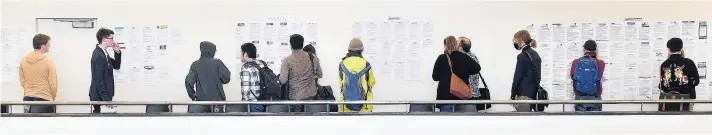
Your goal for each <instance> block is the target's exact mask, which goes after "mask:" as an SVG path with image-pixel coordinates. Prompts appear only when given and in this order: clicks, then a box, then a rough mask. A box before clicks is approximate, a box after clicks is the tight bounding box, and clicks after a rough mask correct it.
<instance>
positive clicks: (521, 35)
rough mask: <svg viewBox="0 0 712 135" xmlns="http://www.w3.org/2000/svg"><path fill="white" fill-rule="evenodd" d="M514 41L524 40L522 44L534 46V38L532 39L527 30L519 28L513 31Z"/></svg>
mask: <svg viewBox="0 0 712 135" xmlns="http://www.w3.org/2000/svg"><path fill="white" fill-rule="evenodd" d="M512 41H514V42H515V43H519V42H524V44H529V45H531V46H532V47H534V48H536V40H534V39H532V36H531V35H530V34H529V31H527V30H520V31H517V33H514V38H513V39H512Z"/></svg>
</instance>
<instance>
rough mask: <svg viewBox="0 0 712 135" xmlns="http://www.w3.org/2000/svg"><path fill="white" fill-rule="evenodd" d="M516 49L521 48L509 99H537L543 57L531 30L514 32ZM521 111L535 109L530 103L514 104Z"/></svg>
mask: <svg viewBox="0 0 712 135" xmlns="http://www.w3.org/2000/svg"><path fill="white" fill-rule="evenodd" d="M512 42H514V49H517V50H521V52H520V53H519V55H517V64H516V65H517V66H516V68H515V70H514V79H513V80H512V92H511V94H510V96H509V99H512V100H532V99H536V97H537V94H536V93H537V91H538V90H539V87H540V86H541V85H540V81H541V58H540V57H539V53H537V52H536V51H535V50H534V49H532V48H536V46H537V44H536V40H534V39H532V37H531V35H530V34H529V31H526V30H520V31H518V32H517V33H515V34H514V38H513V39H512ZM514 107H515V109H516V110H517V111H520V112H528V111H531V110H532V109H534V108H533V107H534V106H532V105H530V104H517V105H514Z"/></svg>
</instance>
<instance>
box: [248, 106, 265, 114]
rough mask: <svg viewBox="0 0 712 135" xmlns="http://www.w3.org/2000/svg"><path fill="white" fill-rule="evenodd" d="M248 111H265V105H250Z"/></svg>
mask: <svg viewBox="0 0 712 135" xmlns="http://www.w3.org/2000/svg"><path fill="white" fill-rule="evenodd" d="M250 112H265V105H250Z"/></svg>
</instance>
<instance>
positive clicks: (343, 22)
mask: <svg viewBox="0 0 712 135" xmlns="http://www.w3.org/2000/svg"><path fill="white" fill-rule="evenodd" d="M99 5H101V6H99ZM107 7H108V8H107ZM709 7H712V3H710V2H478V1H447V0H444V1H434V0H433V1H346V0H337V1H297V0H277V1H256V0H255V1H248V0H245V1H197V0H196V1H150V0H146V1H110V0H94V1H79V0H77V1H69V0H64V1H45V0H22V1H3V2H2V26H3V27H12V28H27V29H30V30H31V31H32V32H34V27H35V26H34V25H35V18H52V17H79V18H86V17H95V18H98V26H105V27H113V26H117V25H123V26H155V25H160V24H167V25H169V27H177V28H180V30H181V31H182V34H183V37H184V39H183V44H181V45H176V46H171V48H169V49H170V50H169V52H168V53H167V54H166V55H167V56H168V57H170V58H171V59H170V61H168V63H167V64H168V66H169V67H170V69H169V70H170V71H169V74H168V77H166V78H160V81H159V85H157V86H154V87H144V86H141V85H118V86H116V96H115V98H114V101H189V100H190V99H189V98H188V96H187V94H186V90H185V86H184V78H185V76H186V74H187V72H188V68H189V66H190V64H191V63H192V62H193V61H195V60H196V59H197V58H198V57H199V55H200V54H199V53H200V52H199V51H198V44H199V43H200V42H201V41H211V42H213V43H215V44H216V45H217V48H218V51H217V54H216V57H217V58H220V59H221V60H222V61H223V62H224V63H225V64H226V66H227V67H228V68H229V69H230V70H231V72H232V77H231V78H232V81H231V82H230V83H229V84H227V85H225V87H224V88H225V91H226V95H227V99H228V100H230V101H238V100H240V98H241V96H240V81H239V78H238V77H239V71H238V69H239V68H238V67H237V66H238V64H236V63H239V59H237V58H236V55H237V53H239V51H238V50H239V46H240V44H241V43H236V42H235V27H236V23H237V22H238V21H247V22H250V21H257V22H261V21H264V20H265V18H266V17H267V16H292V17H294V18H295V20H308V21H311V22H315V23H318V24H319V29H318V30H319V31H318V33H319V35H318V37H319V38H318V39H317V41H318V45H317V47H316V48H317V52H318V55H319V58H320V59H321V66H322V68H323V70H324V77H323V78H322V79H320V81H321V84H322V85H331V86H334V88H335V89H334V90H335V92H338V91H339V89H338V88H337V87H338V81H337V77H338V74H337V73H338V70H337V69H338V62H339V61H340V60H341V58H342V57H343V56H344V55H345V53H346V48H347V46H348V43H349V40H350V39H351V38H352V36H351V25H352V24H353V22H355V21H360V20H372V21H385V20H386V19H387V18H388V17H392V16H397V17H401V18H403V19H405V20H418V21H429V22H432V23H433V24H434V31H435V32H434V43H435V46H434V47H431V48H425V49H423V50H424V51H423V53H421V55H422V56H421V58H422V62H421V63H422V65H421V68H422V71H423V72H422V73H423V74H422V75H421V77H422V78H419V81H404V79H394V78H393V77H385V76H384V75H380V74H378V73H377V74H376V75H375V76H376V78H377V81H378V82H377V84H376V86H375V89H374V93H375V98H376V100H434V99H435V93H436V87H437V83H436V82H434V81H432V79H431V78H430V76H431V72H432V67H433V63H434V60H435V59H436V58H437V56H438V55H439V54H441V53H442V50H443V49H442V48H443V47H442V41H443V39H444V38H445V37H446V36H448V35H455V36H467V37H470V38H471V39H472V42H473V43H472V44H473V47H472V50H473V51H474V52H475V53H476V54H477V56H478V57H479V60H480V62H481V63H480V64H481V66H482V72H483V75H484V76H485V77H486V78H487V79H488V80H487V81H488V82H489V86H490V90H491V93H492V97H493V99H495V100H506V99H508V98H509V93H510V88H511V84H512V75H513V74H514V67H515V62H516V61H515V60H516V58H515V56H516V55H517V54H518V51H516V50H514V49H513V48H512V46H511V44H512V35H513V34H514V32H516V31H517V30H521V29H524V28H525V27H524V26H525V25H527V24H532V23H533V24H541V23H556V22H561V23H567V22H601V21H606V22H608V21H622V19H623V18H626V17H641V18H644V19H646V20H661V21H665V20H712V15H710V14H706V13H712V9H710V8H709ZM673 9H674V10H673ZM49 36H55V37H59V36H58V35H49ZM64 36H71V35H63V37H64ZM27 38H31V37H27ZM83 38H85V40H88V41H96V39H95V37H93V36H87V37H83ZM77 42H78V41H77ZM77 42H72V41H67V42H63V43H62V44H52V49H51V50H52V51H51V52H50V53H48V56H49V58H51V59H53V60H54V61H55V65H57V67H58V69H59V70H58V71H57V72H58V74H59V92H58V96H57V99H56V100H57V101H88V96H87V95H88V91H89V84H90V83H89V82H90V79H91V78H90V77H91V75H90V71H89V69H88V68H89V66H88V65H89V63H90V62H89V60H90V59H89V57H91V52H90V51H91V49H93V47H94V46H93V44H78V43H77ZM82 42H86V41H82ZM23 45H27V46H30V45H31V44H23ZM366 46H367V47H368V45H366ZM72 51H81V52H72ZM73 53H78V54H83V56H81V57H80V56H79V55H70V54H73ZM124 57H127V56H124ZM69 60H73V61H81V62H80V63H85V64H87V65H86V66H84V65H82V66H76V65H68V63H57V62H58V61H69ZM128 60H129V59H127V58H124V60H123V62H124V63H128V62H129V61H128ZM72 67H76V68H72ZM126 67H128V65H126V64H122V70H127V69H128V68H126ZM373 70H374V71H378V70H392V69H378V68H374V69H373ZM557 72H568V71H557ZM70 80H71V81H70ZM604 92H605V91H604ZM21 99H22V90H21V88H20V86H19V85H18V84H11V85H7V84H4V85H2V100H3V101H19V100H21ZM18 107H19V106H18ZM700 107H701V106H697V107H696V108H697V109H700ZM567 108H569V109H567V110H571V107H567ZM704 108H708V109H710V108H709V107H703V109H704ZM85 109H86V110H85ZM176 109H177V110H176V111H184V110H185V108H184V107H177V108H176ZM638 109H640V108H639V107H638V106H636V105H632V106H605V107H604V110H638ZM647 109H648V110H650V109H653V108H650V107H649V108H647ZM14 110H16V111H19V110H21V109H19V108H17V107H16V108H15V109H14ZM405 110H407V108H406V107H405V106H402V105H401V106H377V107H376V108H375V111H378V112H385V111H405ZM511 110H513V109H512V107H511V106H509V105H496V106H495V107H493V109H492V111H511ZM560 110H561V106H551V108H550V109H549V111H560ZM59 111H60V112H87V111H88V107H60V109H59ZM142 111H143V107H142V106H125V107H124V106H122V107H120V109H119V112H142Z"/></svg>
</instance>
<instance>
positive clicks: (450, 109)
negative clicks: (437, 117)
mask: <svg viewBox="0 0 712 135" xmlns="http://www.w3.org/2000/svg"><path fill="white" fill-rule="evenodd" d="M454 111H455V105H442V106H440V112H454Z"/></svg>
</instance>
